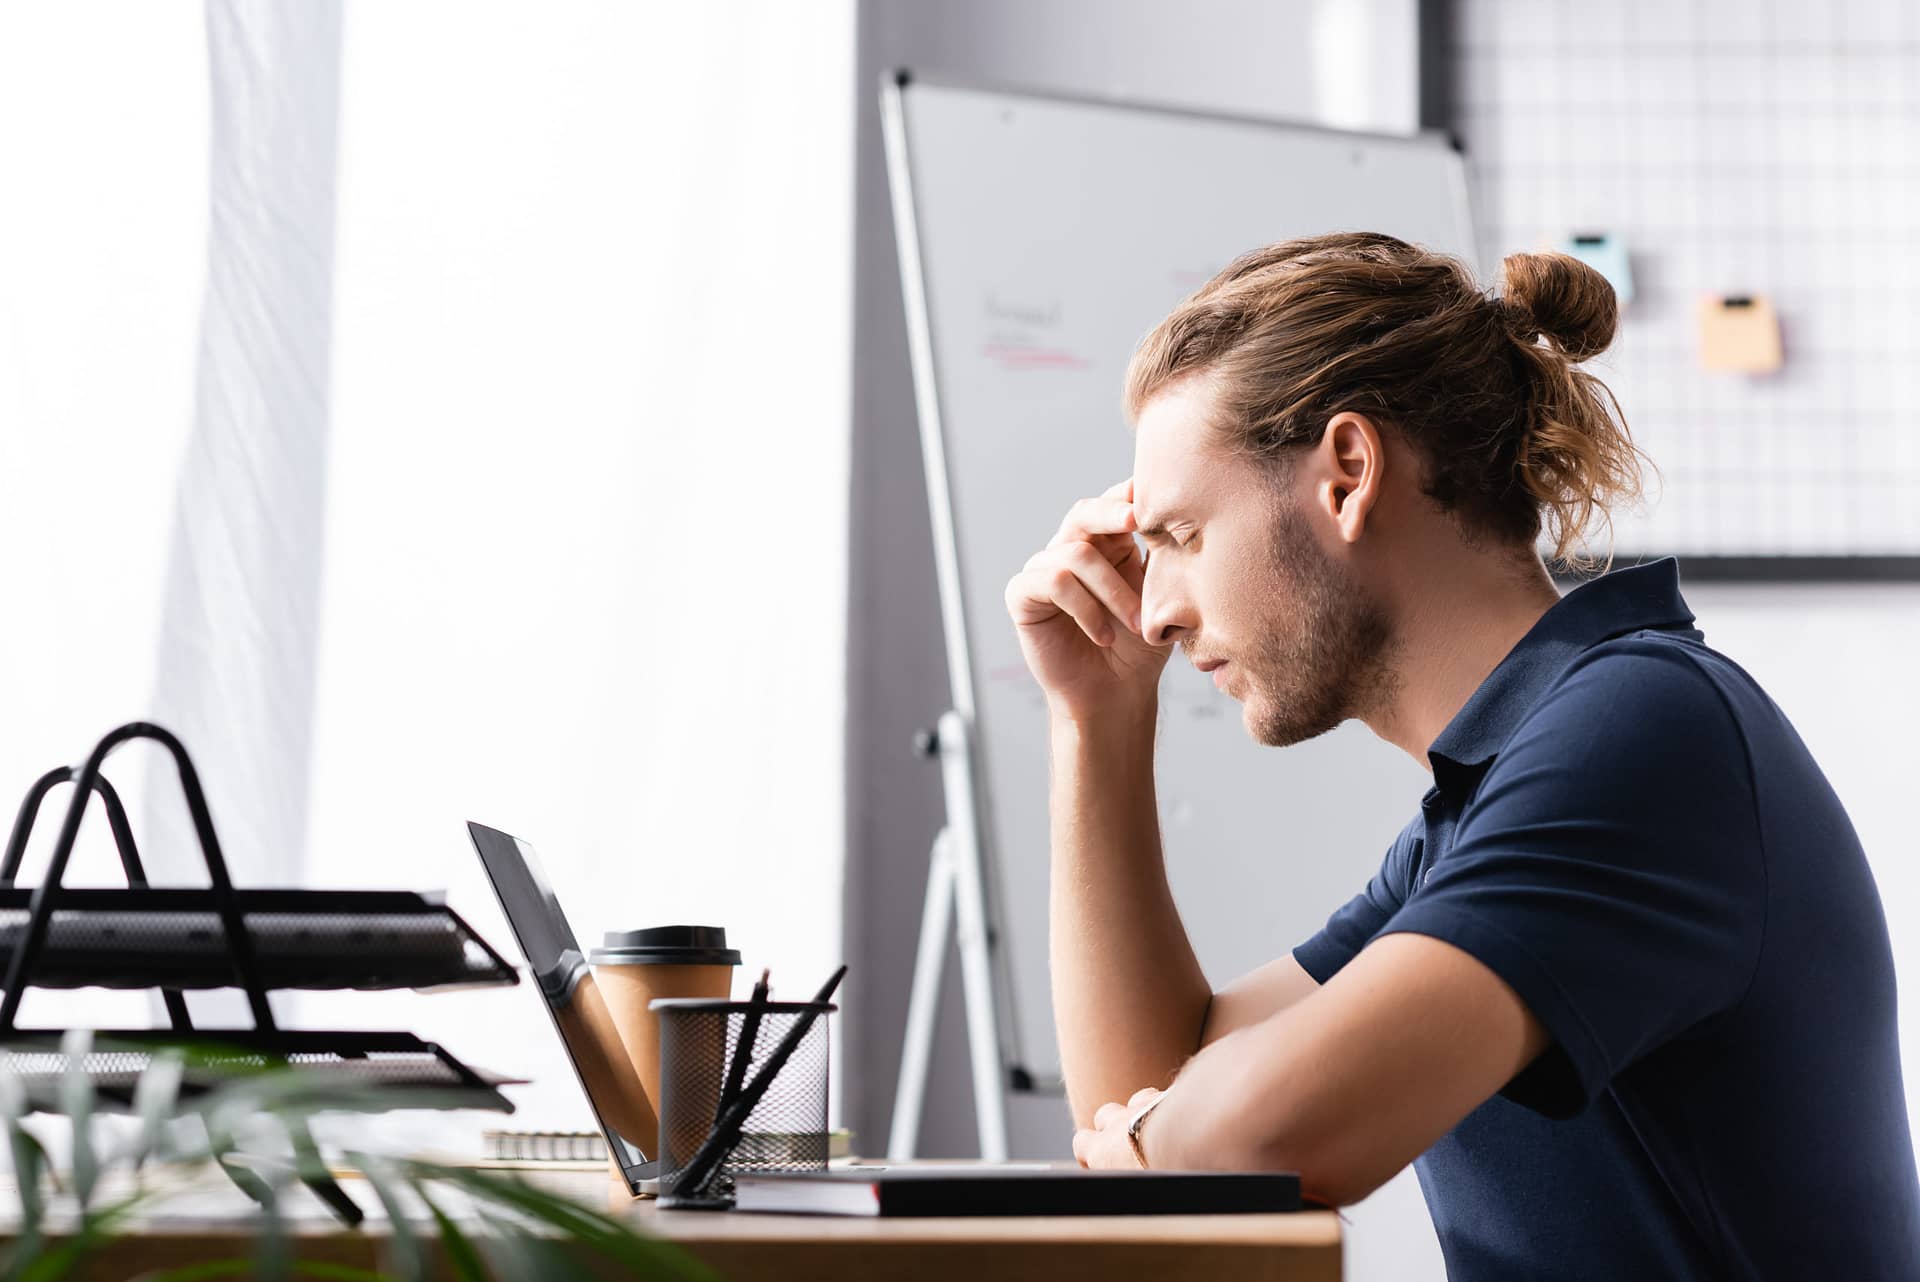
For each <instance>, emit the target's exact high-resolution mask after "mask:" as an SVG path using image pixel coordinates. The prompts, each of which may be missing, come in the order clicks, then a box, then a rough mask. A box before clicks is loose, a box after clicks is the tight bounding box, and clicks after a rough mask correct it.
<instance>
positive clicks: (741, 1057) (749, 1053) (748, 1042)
mask: <svg viewBox="0 0 1920 1282" xmlns="http://www.w3.org/2000/svg"><path fill="white" fill-rule="evenodd" d="M771 973H772V972H770V971H769V970H768V969H767V968H766V967H764V966H763V967H761V969H760V982H759V983H757V984H755V985H754V986H753V996H752V997H751V998H749V999H748V1001H747V1013H746V1015H744V1016H743V1017H742V1018H741V1021H740V1040H739V1041H737V1042H735V1043H734V1044H733V1062H732V1063H730V1064H728V1065H727V1084H726V1085H725V1086H723V1087H721V1088H720V1101H719V1103H717V1104H715V1105H714V1106H713V1120H714V1124H715V1125H716V1126H717V1125H718V1124H719V1122H720V1119H721V1118H722V1117H725V1116H726V1114H727V1106H728V1105H729V1104H731V1103H733V1102H734V1101H735V1100H736V1099H739V1098H740V1083H741V1082H742V1081H743V1080H745V1078H746V1076H747V1065H748V1064H749V1063H750V1062H751V1061H752V1060H753V1043H754V1039H755V1038H757V1037H758V1036H759V1035H760V1012H761V1011H763V1010H765V1009H766V1005H767V977H768V975H770V974H771Z"/></svg>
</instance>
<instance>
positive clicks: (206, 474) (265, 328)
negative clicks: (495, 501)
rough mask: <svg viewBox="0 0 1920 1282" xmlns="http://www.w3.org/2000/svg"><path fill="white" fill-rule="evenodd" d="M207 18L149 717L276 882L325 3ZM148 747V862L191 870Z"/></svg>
mask: <svg viewBox="0 0 1920 1282" xmlns="http://www.w3.org/2000/svg"><path fill="white" fill-rule="evenodd" d="M206 23H207V47H208V59H207V61H208V73H209V81H210V104H211V113H210V115H211V126H212V133H211V137H212V142H211V152H210V163H209V172H208V196H207V209H208V220H209V229H208V241H207V255H206V290H205V302H204V304H203V307H202V311H201V319H200V357H199V363H198V374H197V378H196V387H195V397H194V416H193V426H192V428H191V430H190V431H189V433H188V437H187V445H186V450H185V452H184V454H183V456H182V457H181V459H180V464H179V476H178V480H177V481H176V494H177V499H176V506H175V511H174V522H173V537H172V548H171V553H170V557H169V561H168V565H167V578H166V587H165V595H164V598H163V600H162V604H161V615H160V636H159V643H158V644H159V659H158V662H157V664H156V666H155V673H154V685H153V697H152V701H151V715H152V717H153V718H154V719H155V720H157V721H158V722H159V723H160V724H161V725H163V726H165V727H167V728H168V729H169V730H172V731H173V732H174V733H175V734H176V735H178V736H180V738H181V739H182V740H183V741H184V742H185V743H186V745H187V747H188V749H189V750H190V751H191V752H192V753H193V756H194V762H195V765H196V766H197V767H198V770H199V773H200V775H201V777H202V780H203V782H204V784H205V785H206V790H207V797H208V804H209V806H210V807H211V809H212V811H213V815H214V823H215V827H216V829H217V830H218V832H219V834H220V841H221V845H222V847H223V848H224V849H225V851H226V853H227V854H228V856H229V858H230V859H232V860H233V861H234V862H236V863H237V864H238V865H239V866H240V867H241V868H243V869H244V870H245V872H246V875H247V878H248V879H249V880H252V881H256V882H266V883H270V884H283V885H285V884H293V883H295V882H296V881H297V880H298V879H299V874H300V870H301V867H302V864H303V863H304V859H303V855H304V848H305V843H306V837H307V831H306V830H307V777H308V768H309V761H308V752H309V748H310V744H311V739H312V721H313V695H314V658H315V651H316V649H317V645H318V638H319V616H320V566H321V553H322V550H323V548H324V545H325V540H324V537H323V536H324V526H323V517H324V514H325V501H326V477H327V392H328V362H327V357H328V351H329V347H330V344H331V338H332V320H333V317H332V306H331V305H332V292H333V205H334V199H333V197H334V162H335V154H334V153H335V146H334V144H335V126H336V122H337V117H338V111H339V97H340V11H339V9H338V8H337V7H336V6H334V5H330V4H311V3H308V2H307V0H208V3H207V6H206ZM149 760H150V762H151V774H150V776H149V784H148V792H147V807H146V818H147V823H146V827H145V829H144V833H145V838H146V839H145V843H144V844H146V845H147V846H149V847H150V848H151V855H150V857H149V859H148V863H149V865H150V867H149V871H150V872H151V873H152V874H153V875H154V876H155V877H156V878H160V879H167V880H173V881H193V882H199V881H201V880H202V879H203V873H202V869H203V868H204V862H203V859H202V857H201V854H200V851H199V848H198V846H199V843H198V841H197V840H196V838H195V835H194V829H193V824H192V821H191V819H190V818H189V816H188V812H187V810H186V808H185V806H184V805H183V804H182V798H181V795H180V789H179V787H178V784H177V782H176V779H177V771H176V770H175V768H174V763H173V762H172V761H171V760H170V759H168V758H166V757H165V756H164V755H163V754H160V753H158V752H154V753H152V754H151V756H150V757H149Z"/></svg>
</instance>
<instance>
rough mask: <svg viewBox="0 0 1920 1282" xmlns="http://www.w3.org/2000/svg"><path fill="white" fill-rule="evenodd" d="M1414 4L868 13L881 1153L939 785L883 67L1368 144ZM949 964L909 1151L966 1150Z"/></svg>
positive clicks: (939, 685) (857, 1025)
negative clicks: (926, 748) (1310, 123)
mask: <svg viewBox="0 0 1920 1282" xmlns="http://www.w3.org/2000/svg"><path fill="white" fill-rule="evenodd" d="M1414 61H1415V35H1414V4H1413V0H1319V2H1315V0H1285V2H1280V3H1276V2H1274V0H1191V2H1189V3H1185V4H1181V5H1179V6H1172V5H1167V4H1165V3H1159V2H1156V0H971V2H969V3H965V4H956V3H951V2H948V0H863V2H862V3H861V5H860V14H859V53H858V57H857V59H856V67H857V75H858V77H859V80H858V84H857V92H858V103H859V106H858V139H857V146H858V155H857V159H856V164H855V183H856V192H855V212H854V219H855V223H854V225H855V237H856V247H855V261H854V344H853V360H854V377H853V460H852V488H853V493H852V511H851V539H852V564H851V578H850V584H849V599H848V611H849V619H848V625H849V626H848V658H847V662H848V680H847V717H848V726H847V840H848V849H847V869H846V906H845V907H846V916H845V921H846V933H847V955H848V960H849V962H850V963H851V965H852V970H851V973H850V974H849V976H848V979H847V989H848V991H847V993H846V995H845V998H844V1009H845V1010H846V1012H847V1014H846V1017H845V1019H844V1022H843V1026H842V1030H841V1035H842V1039H843V1040H842V1046H843V1057H842V1065H843V1069H842V1072H843V1092H842V1098H843V1100H844V1101H845V1109H846V1124H847V1125H849V1126H851V1127H852V1128H853V1129H854V1130H855V1131H856V1132H857V1135H858V1140H857V1141H856V1142H857V1146H858V1148H859V1149H860V1151H862V1152H867V1153H877V1152H878V1151H879V1150H880V1148H881V1147H882V1146H883V1145H884V1144H885V1140H886V1134H887V1129H888V1126H889V1123H890V1120H891V1118H890V1115H891V1111H892V1100H893V1088H894V1081H895V1076H896V1071H897V1068H898V1063H899V1053H900V1038H901V1033H902V1029H903V1027H904V1025H905V1019H906V1006H907V991H908V986H909V983H910V980H911V978H912V967H913V957H914V947H915V943H916V941H917V937H918V932H919V923H920V907H921V897H922V894H923V893H924V890H925V886H926V869H927V850H928V845H929V843H930V841H931V839H932V836H933V833H934V831H935V830H936V829H937V828H938V827H939V824H940V821H941V818H942V804H941V797H940V786H939V784H940V781H939V773H938V770H937V769H936V768H935V767H934V766H933V765H931V764H930V763H928V762H925V761H922V760H920V759H918V758H916V757H915V756H914V755H913V754H912V751H911V746H910V745H911V740H912V736H913V732H914V731H915V730H917V729H920V728H923V727H926V726H929V725H931V724H932V723H933V721H934V720H935V718H936V717H938V715H939V714H940V712H941V711H943V710H944V709H945V707H946V703H947V674H946V663H945V659H944V656H943V653H942V647H941V640H940V622H939V603H938V597H937V593H936V590H935V586H934V577H933V576H934V569H933V546H932V541H931V536H930V534H929V532H928V526H927V506H926V492H925V488H924V486H923V483H922V472H921V459H920V442H919V436H918V429H917V426H916V423H915V418H914V408H913V388H912V381H911V374H910V371H909V368H908V361H907V347H906V335H905V328H904V325H905V322H904V319H903V315H902V311H901V302H900V280H899V273H898V271H897V270H896V265H895V258H894V239H893V219H892V214H891V211H890V209H889V206H888V197H887V186H886V172H885V157H884V155H883V151H882V146H881V140H880V121H879V110H878V101H879V86H880V83H881V79H882V76H883V75H884V74H885V73H886V72H888V71H890V70H891V69H893V68H896V67H908V68H911V69H914V70H917V71H921V72H940V73H944V74H946V75H948V76H953V77H964V78H967V79H974V80H982V81H989V82H994V83H999V84H1005V85H1009V86H1017V87H1034V88H1046V89H1054V90H1063V91H1068V92H1080V93H1089V94H1100V95H1109V96H1118V97H1127V98H1135V99H1141V100H1146V101H1156V102H1165V103H1169V104H1179V105H1186V106H1196V107H1205V108H1211V109H1215V110H1224V111H1237V112H1245V113H1249V114H1256V115H1267V116H1278V117H1292V118H1299V119H1313V120H1318V121H1321V122H1323V123H1332V124H1343V125H1350V126H1356V127H1372V128H1379V129H1408V128H1411V127H1412V125H1413V123H1414V121H1415V114H1416V110H1417V103H1416V76H1415V74H1414ZM960 1009H961V1007H960V992H959V983H958V976H957V959H956V958H954V957H951V956H950V957H949V964H948V967H947V991H946V993H945V995H944V999H943V1005H942V1018H941V1022H940V1026H939V1033H938V1035H937V1037H936V1041H935V1050H934V1071H933V1075H932V1079H931V1081H930V1083H929V1088H928V1105H927V1113H926V1117H925V1119H924V1121H923V1124H922V1128H921V1152H922V1153H923V1154H924V1155H927V1156H946V1155H953V1156H963V1155H969V1154H973V1153H975V1152H976V1151H977V1150H976V1147H975V1142H974V1131H973V1112H972V1103H971V1101H972V1095H971V1085H972V1084H971V1080H970V1077H969V1074H968V1070H967V1064H966V1047H965V1038H964V1029H963V1027H962V1025H961V1021H960ZM1010 1130H1011V1133H1012V1142H1013V1152H1014V1154H1015V1155H1016V1156H1049V1157H1052V1156H1064V1155H1065V1154H1066V1152H1067V1145H1068V1141H1069V1139H1070V1136H1071V1127H1070V1124H1069V1123H1068V1121H1067V1116H1066V1110H1065V1105H1064V1103H1063V1102H1062V1101H1061V1100H1060V1099H1058V1098H1046V1097H1038V1098H1036V1097H1019V1096H1016V1097H1015V1098H1014V1100H1013V1102H1012V1107H1011V1112H1010Z"/></svg>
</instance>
